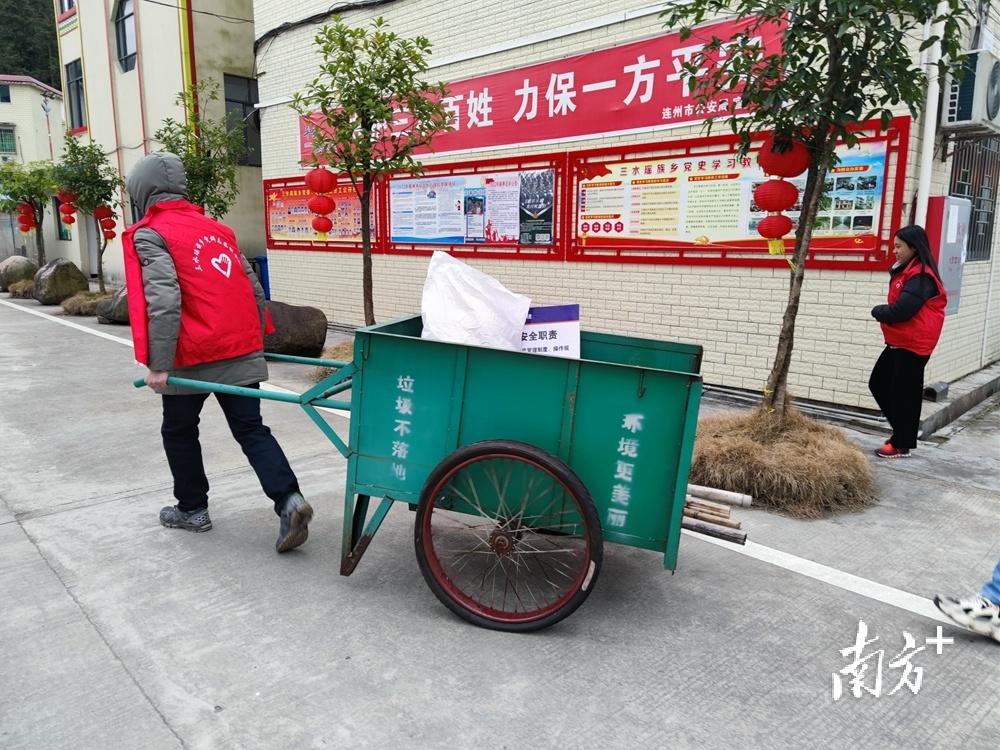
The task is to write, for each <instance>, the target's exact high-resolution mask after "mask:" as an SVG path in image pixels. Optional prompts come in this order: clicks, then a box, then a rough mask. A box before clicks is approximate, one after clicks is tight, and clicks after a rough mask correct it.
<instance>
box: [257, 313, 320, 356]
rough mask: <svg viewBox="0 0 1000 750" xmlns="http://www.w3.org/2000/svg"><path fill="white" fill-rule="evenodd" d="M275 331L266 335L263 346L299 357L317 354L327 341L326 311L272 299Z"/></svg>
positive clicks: (279, 352) (269, 350)
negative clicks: (324, 312)
mask: <svg viewBox="0 0 1000 750" xmlns="http://www.w3.org/2000/svg"><path fill="white" fill-rule="evenodd" d="M268 304H270V306H271V317H272V318H273V319H274V327H275V329H276V330H275V332H274V333H272V334H271V335H270V336H265V337H264V350H265V351H268V352H274V353H276V354H294V355H296V356H299V357H318V356H319V355H320V354H322V353H323V345H324V344H325V343H326V315H324V314H323V311H322V310H320V309H318V308H315V307H301V306H299V305H286V304H285V303H284V302H270V303H268Z"/></svg>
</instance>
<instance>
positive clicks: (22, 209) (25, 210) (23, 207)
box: [17, 203, 35, 216]
mask: <svg viewBox="0 0 1000 750" xmlns="http://www.w3.org/2000/svg"><path fill="white" fill-rule="evenodd" d="M17 212H18V214H20V215H21V216H34V215H35V209H34V208H32V206H31V204H30V203H18V204H17Z"/></svg>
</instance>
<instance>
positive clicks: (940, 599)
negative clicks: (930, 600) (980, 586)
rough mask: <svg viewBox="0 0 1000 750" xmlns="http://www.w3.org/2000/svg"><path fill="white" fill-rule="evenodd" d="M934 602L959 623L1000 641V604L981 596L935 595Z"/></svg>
mask: <svg viewBox="0 0 1000 750" xmlns="http://www.w3.org/2000/svg"><path fill="white" fill-rule="evenodd" d="M934 604H935V606H937V608H938V609H940V610H941V611H942V612H944V613H945V614H946V615H948V617H950V618H951V619H952V620H954V621H955V622H957V623H958V624H959V625H961V626H963V627H966V628H969V630H972V631H975V632H976V633H979V634H980V635H985V636H987V637H989V638H992V639H993V640H995V641H1000V605H997V604H994V603H993V602H991V601H989V600H987V599H984V598H983V597H981V596H970V597H968V598H966V599H955V598H954V597H950V596H935V597H934Z"/></svg>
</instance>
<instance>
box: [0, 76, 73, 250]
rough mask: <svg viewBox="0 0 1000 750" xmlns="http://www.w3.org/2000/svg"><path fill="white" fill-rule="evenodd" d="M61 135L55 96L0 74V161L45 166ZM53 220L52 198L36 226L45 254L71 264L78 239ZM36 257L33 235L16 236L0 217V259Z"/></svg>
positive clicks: (11, 222)
mask: <svg viewBox="0 0 1000 750" xmlns="http://www.w3.org/2000/svg"><path fill="white" fill-rule="evenodd" d="M63 133H64V126H63V116H62V94H61V93H60V92H59V91H57V90H56V89H54V88H52V87H51V86H47V85H46V84H44V83H42V82H41V81H37V80H35V79H34V78H31V77H29V76H20V75H3V73H2V72H0V161H15V162H18V163H21V164H27V163H29V162H33V161H50V160H52V159H53V158H54V157H55V156H58V154H59V153H61V152H62V147H63V138H64V135H63ZM58 216H59V214H58V209H57V206H56V203H55V199H53V203H52V205H50V206H49V207H48V209H47V210H46V212H45V220H44V222H43V223H42V231H43V235H44V237H45V255H46V257H47V258H49V259H52V258H69V259H71V260H75V259H76V258H77V257H78V256H79V244H80V243H79V239H78V237H77V236H76V232H75V231H74V230H73V229H71V228H70V227H67V226H65V225H64V224H61V223H59V221H58ZM36 252H37V250H36V248H35V237H34V234H33V233H30V234H28V235H22V234H21V233H20V232H19V231H18V230H17V227H16V220H15V218H14V217H13V216H8V215H0V258H2V257H7V256H8V255H14V254H21V253H26V254H27V256H28V257H29V258H35V257H36Z"/></svg>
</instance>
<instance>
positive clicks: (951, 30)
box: [663, 0, 968, 422]
mask: <svg viewBox="0 0 1000 750" xmlns="http://www.w3.org/2000/svg"><path fill="white" fill-rule="evenodd" d="M940 6H941V7H940V11H939V9H938V8H939V3H938V2H937V0H930V1H929V2H928V1H927V0H922V1H921V2H913V1H912V0H911V1H908V2H907V1H902V0H862V1H861V2H858V1H857V0H822V1H821V0H787V1H786V2H780V3H779V2H770V1H768V0H692V1H691V2H688V3H685V4H683V5H681V4H679V3H675V4H673V7H671V8H669V9H668V10H666V11H664V13H663V18H664V20H665V23H666V25H667V26H669V27H670V28H680V33H681V38H682V39H685V40H686V39H689V38H690V37H691V36H692V33H693V27H695V26H697V25H698V24H701V23H702V22H704V21H708V20H712V19H715V18H719V17H724V16H729V17H732V16H735V17H736V18H738V19H739V20H740V23H739V24H738V26H737V29H738V31H737V32H735V33H733V34H732V35H731V36H729V37H727V38H719V37H717V36H716V37H713V38H711V39H709V40H707V42H706V44H705V47H704V49H703V50H702V51H701V52H700V53H698V54H696V55H695V56H694V57H693V58H692V59H691V62H690V63H689V64H688V65H687V66H686V77H687V80H688V82H689V85H690V87H691V91H692V94H693V95H694V96H695V97H696V98H697V99H698V100H699V101H700V102H703V103H704V102H708V101H709V100H711V99H712V98H714V97H715V95H716V94H718V93H720V92H734V91H736V92H740V93H741V96H742V99H743V102H744V104H745V106H746V107H747V110H748V113H747V114H745V115H741V116H737V115H736V114H732V115H730V116H728V117H726V118H723V119H724V120H725V121H726V122H727V124H728V125H729V127H730V128H731V129H732V131H733V133H736V134H738V135H740V136H741V138H742V143H743V151H744V153H745V152H746V151H747V150H748V147H749V145H750V138H751V137H752V136H753V135H754V134H756V133H758V132H760V131H764V130H773V131H774V132H775V136H776V141H777V142H778V143H779V148H780V146H781V142H782V139H789V138H791V137H794V138H796V139H798V140H801V141H802V142H803V143H804V144H805V145H806V146H807V147H808V149H809V151H810V154H811V159H810V162H809V171H808V173H807V180H806V186H805V190H804V192H803V195H802V213H801V216H800V218H799V226H798V230H797V233H796V237H795V250H794V255H793V257H792V259H791V263H790V265H791V275H790V283H789V292H788V304H787V306H786V308H785V314H784V318H783V320H782V324H781V333H780V336H779V338H778V348H777V352H776V355H775V359H774V363H773V365H772V369H771V373H770V375H769V377H768V380H767V385H766V387H765V390H764V406H765V407H766V408H767V409H768V410H771V411H773V412H774V413H775V414H776V416H777V417H778V420H779V422H783V421H784V415H785V404H786V396H787V380H788V370H789V365H790V364H791V358H792V347H793V343H794V334H795V317H796V315H797V313H798V309H799V299H800V294H801V291H802V280H803V274H804V272H805V267H806V258H807V255H808V249H809V243H810V241H811V239H812V227H813V223H814V221H815V218H816V214H817V208H818V205H819V200H820V197H821V196H822V193H823V189H824V188H823V185H824V180H825V177H826V174H827V172H828V170H829V169H830V168H831V167H833V166H834V165H835V164H836V163H837V155H836V153H835V151H834V149H835V147H836V145H837V143H838V142H844V143H846V144H848V145H854V144H855V143H857V140H858V134H857V132H856V131H855V130H854V128H855V126H856V125H857V124H858V123H859V122H863V121H866V120H871V119H878V120H881V122H882V123H883V127H884V126H885V125H888V123H889V120H890V119H891V117H892V116H893V110H894V108H895V107H898V106H900V105H903V106H905V107H906V108H907V109H909V111H910V112H911V113H912V114H913V115H914V116H917V114H918V113H919V112H920V111H921V109H922V107H923V105H924V101H925V91H926V84H927V75H926V74H925V72H924V71H923V69H922V68H921V66H920V64H919V61H918V59H917V55H916V54H915V49H914V47H913V46H911V43H912V41H913V40H919V39H921V37H922V34H921V32H922V29H923V27H924V24H925V22H928V21H933V22H935V23H936V24H937V26H936V27H935V28H937V29H940V31H939V33H937V34H935V35H934V36H932V37H931V38H929V39H928V40H927V42H926V43H924V44H923V46H922V47H921V51H922V50H923V49H926V48H928V47H930V46H931V45H932V44H935V43H939V44H940V45H941V52H942V58H941V59H942V62H941V63H940V64H939V70H938V72H939V73H945V72H947V70H948V69H950V68H954V67H957V66H958V65H960V64H961V59H960V54H961V44H962V41H963V39H964V34H963V29H964V26H965V24H966V17H967V13H968V11H967V9H966V6H965V3H964V1H963V0H945V2H943V3H940ZM775 23H785V24H787V25H786V27H785V29H784V31H783V33H782V34H781V48H780V51H779V52H775V53H765V51H764V49H763V45H762V44H761V43H760V41H759V38H760V37H759V35H760V34H761V32H762V30H766V29H767V28H768V27H772V28H773V26H772V25H773V24H775ZM721 51H725V53H726V54H724V55H720V52H721ZM927 116H929V117H934V116H935V113H934V112H930V113H927ZM709 126H711V120H710V121H709ZM785 143H787V140H785ZM776 150H778V149H776Z"/></svg>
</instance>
